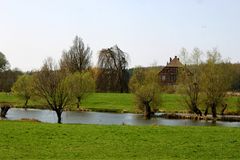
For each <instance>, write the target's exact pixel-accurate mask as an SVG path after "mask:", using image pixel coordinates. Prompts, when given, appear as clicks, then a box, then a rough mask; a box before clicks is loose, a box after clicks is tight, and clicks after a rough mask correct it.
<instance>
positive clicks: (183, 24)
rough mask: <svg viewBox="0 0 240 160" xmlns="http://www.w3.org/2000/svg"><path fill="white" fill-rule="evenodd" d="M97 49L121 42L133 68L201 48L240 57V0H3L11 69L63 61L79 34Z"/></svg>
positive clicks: (2, 45)
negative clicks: (51, 59) (51, 60)
mask: <svg viewBox="0 0 240 160" xmlns="http://www.w3.org/2000/svg"><path fill="white" fill-rule="evenodd" d="M76 35H78V36H80V37H81V38H82V39H83V41H84V43H85V44H86V45H88V46H89V47H90V48H91V49H92V51H93V55H92V63H93V65H96V63H97V56H98V52H99V51H100V50H101V49H103V48H109V47H112V46H114V45H116V44H117V45H118V47H119V48H120V49H122V50H123V51H124V52H126V53H128V55H129V59H130V63H129V67H134V66H149V65H153V64H155V65H166V63H167V61H169V57H174V56H175V55H179V54H180V50H181V48H183V47H184V48H186V49H187V50H188V51H189V52H191V51H192V50H193V48H194V47H198V48H200V49H201V50H203V51H204V52H206V51H207V50H211V49H212V48H217V49H218V51H219V52H220V53H221V54H222V57H223V58H229V59H230V60H231V61H232V62H233V63H236V62H239V61H240V0H0V51H1V52H2V53H4V54H5V56H6V58H7V59H8V61H9V62H10V64H11V68H19V69H21V70H23V71H30V70H33V69H39V68H40V67H41V66H42V64H43V61H44V60H45V59H46V58H47V57H52V58H53V59H55V61H59V60H60V58H61V55H62V52H63V50H68V49H69V47H70V46H71V45H72V41H73V39H74V37H75V36H76Z"/></svg>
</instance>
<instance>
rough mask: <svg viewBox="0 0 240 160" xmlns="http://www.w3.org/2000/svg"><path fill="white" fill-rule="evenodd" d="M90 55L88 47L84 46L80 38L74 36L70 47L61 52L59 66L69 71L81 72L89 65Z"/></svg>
mask: <svg viewBox="0 0 240 160" xmlns="http://www.w3.org/2000/svg"><path fill="white" fill-rule="evenodd" d="M91 56H92V51H91V49H90V47H88V46H87V47H86V46H85V45H84V43H83V41H82V39H81V38H80V37H78V36H76V37H75V39H74V41H73V45H72V46H71V48H70V49H69V50H68V51H64V52H63V54H62V58H61V60H60V66H61V68H62V69H63V68H65V69H68V70H69V71H70V72H71V73H74V72H76V71H79V72H82V71H83V70H85V69H88V68H89V67H90V66H91Z"/></svg>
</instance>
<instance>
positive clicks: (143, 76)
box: [129, 68, 161, 119]
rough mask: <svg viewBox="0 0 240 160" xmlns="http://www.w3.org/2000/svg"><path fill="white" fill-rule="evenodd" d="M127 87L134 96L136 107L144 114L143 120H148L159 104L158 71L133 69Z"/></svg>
mask: <svg viewBox="0 0 240 160" xmlns="http://www.w3.org/2000/svg"><path fill="white" fill-rule="evenodd" d="M129 87H130V89H131V91H132V92H133V94H134V95H135V99H136V101H135V102H136V105H137V107H138V108H139V109H140V110H142V111H143V112H144V116H145V118H146V119H149V118H150V117H151V113H152V112H155V111H156V110H157V107H159V105H160V102H161V101H160V93H161V92H160V85H159V82H158V70H154V69H148V70H144V69H143V68H137V69H135V70H134V73H133V76H132V78H131V80H130V82H129Z"/></svg>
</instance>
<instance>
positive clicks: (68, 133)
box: [0, 120, 240, 159]
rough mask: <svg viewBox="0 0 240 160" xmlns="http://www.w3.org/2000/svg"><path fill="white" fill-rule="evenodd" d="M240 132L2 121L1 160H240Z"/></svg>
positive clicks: (202, 128)
mask: <svg viewBox="0 0 240 160" xmlns="http://www.w3.org/2000/svg"><path fill="white" fill-rule="evenodd" d="M239 133H240V128H225V127H166V126H165V127H164V126H145V127H143V126H142V127H138V126H115V125H112V126H104V125H103V126H100V125H69V124H68V125H66V124H61V125H59V124H44V123H37V122H16V121H3V120H2V121H1V120H0V148H1V149H0V159H239V158H240V155H239V148H240V134H239Z"/></svg>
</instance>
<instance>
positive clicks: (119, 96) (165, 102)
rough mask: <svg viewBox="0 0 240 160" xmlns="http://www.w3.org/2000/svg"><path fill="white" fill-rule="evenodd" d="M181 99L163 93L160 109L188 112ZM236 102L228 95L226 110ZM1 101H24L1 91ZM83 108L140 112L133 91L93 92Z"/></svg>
mask: <svg viewBox="0 0 240 160" xmlns="http://www.w3.org/2000/svg"><path fill="white" fill-rule="evenodd" d="M181 99H182V98H181V96H180V95H178V94H163V95H162V97H161V100H162V104H161V106H160V107H159V110H160V111H162V112H181V113H186V112H188V109H187V107H185V106H184V105H183V104H182V103H181ZM236 102H237V98H236V97H228V98H227V103H228V108H227V109H226V112H228V113H234V112H237V107H236ZM0 103H12V104H14V105H15V106H17V107H22V106H23V104H24V101H23V100H22V99H20V98H19V97H17V96H14V95H12V94H9V93H4V92H0ZM28 105H29V107H30V108H46V106H47V104H46V102H45V101H44V100H43V99H39V98H32V99H30V101H29V103H28ZM69 108H70V109H71V110H75V109H76V105H75V104H74V103H73V104H71V106H70V107H69ZM81 108H83V109H90V110H92V111H102V112H138V110H137V109H136V107H135V105H134V95H133V94H131V93H93V94H92V95H90V96H88V97H87V98H86V99H84V100H83V101H82V103H81ZM202 108H204V107H202Z"/></svg>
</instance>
